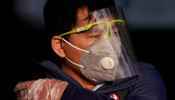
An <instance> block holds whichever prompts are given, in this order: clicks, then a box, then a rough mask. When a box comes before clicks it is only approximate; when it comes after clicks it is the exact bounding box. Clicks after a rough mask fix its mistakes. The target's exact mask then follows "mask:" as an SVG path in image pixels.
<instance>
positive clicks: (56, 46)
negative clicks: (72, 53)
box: [51, 36, 65, 58]
mask: <svg viewBox="0 0 175 100" xmlns="http://www.w3.org/2000/svg"><path fill="white" fill-rule="evenodd" d="M51 45H52V49H53V51H54V52H55V53H56V54H57V55H58V56H59V57H61V58H64V57H65V53H64V49H63V48H62V40H61V37H59V36H53V37H52V40H51Z"/></svg>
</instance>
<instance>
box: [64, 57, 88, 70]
mask: <svg viewBox="0 0 175 100" xmlns="http://www.w3.org/2000/svg"><path fill="white" fill-rule="evenodd" d="M65 58H66V59H67V60H68V61H69V62H70V63H72V64H74V65H76V66H78V67H80V68H85V67H84V66H83V65H80V64H77V63H74V62H73V61H71V60H70V59H69V58H67V57H65Z"/></svg>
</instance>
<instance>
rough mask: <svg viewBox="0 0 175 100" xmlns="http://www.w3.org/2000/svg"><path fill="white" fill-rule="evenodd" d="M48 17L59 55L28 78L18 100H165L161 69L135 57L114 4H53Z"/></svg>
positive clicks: (102, 0)
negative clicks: (159, 71) (139, 61)
mask: <svg viewBox="0 0 175 100" xmlns="http://www.w3.org/2000/svg"><path fill="white" fill-rule="evenodd" d="M44 18H45V25H46V31H47V32H48V34H49V35H50V36H49V38H50V39H51V47H52V50H53V51H54V55H56V57H53V56H51V58H50V59H49V60H44V61H42V62H41V63H39V64H36V65H35V66H31V67H30V68H29V70H27V71H26V72H25V73H24V74H23V79H21V80H22V82H20V83H18V84H17V86H16V87H15V89H14V91H15V92H16V93H17V94H18V97H17V98H18V99H22V100H31V99H32V100H33V99H34V100H39V99H41V100H43V99H44V100H50V99H51V100H59V99H61V100H112V99H115V100H125V99H126V100H166V89H165V86H164V83H163V81H162V79H161V77H160V75H159V73H158V72H157V70H156V69H155V68H154V67H153V66H152V65H150V64H148V63H144V62H142V63H138V62H137V60H136V59H135V57H134V54H133V51H132V48H131V44H130V41H129V40H128V39H129V38H128V32H127V28H126V22H125V20H124V16H123V14H122V11H121V9H120V8H116V7H115V3H114V1H113V0H92V1H91V0H74V1H73V0H72V1H69V2H66V1H59V0H48V1H47V3H46V5H45V9H44ZM53 58H54V59H53ZM23 81H25V82H23Z"/></svg>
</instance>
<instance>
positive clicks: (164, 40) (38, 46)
mask: <svg viewBox="0 0 175 100" xmlns="http://www.w3.org/2000/svg"><path fill="white" fill-rule="evenodd" d="M45 1H46V0H11V1H8V2H7V3H6V4H5V6H3V8H2V9H1V10H3V12H2V13H3V14H1V17H3V18H2V19H1V20H2V22H3V28H2V30H3V31H2V34H4V32H5V37H4V38H5V40H4V39H3V42H2V43H3V44H4V42H5V45H4V48H3V49H5V51H7V53H5V54H4V55H5V57H4V59H5V60H6V61H7V62H5V65H6V67H3V68H5V69H4V70H2V71H3V72H5V75H4V74H3V75H4V76H7V77H4V78H5V80H6V82H7V83H8V89H7V90H10V92H12V88H13V87H14V83H15V82H16V79H17V78H18V73H19V71H20V70H21V68H22V67H25V66H28V65H29V64H31V63H34V62H37V61H38V59H40V58H42V57H43V56H44V53H45V52H47V48H46V47H45V44H46V41H45V39H46V34H45V32H44V22H43V7H44V4H45ZM115 1H116V4H117V5H120V6H122V7H123V11H124V14H125V17H126V20H127V24H128V28H129V31H130V36H131V40H132V42H133V47H134V50H135V53H136V56H137V58H138V60H139V61H145V62H149V63H151V64H152V65H154V66H155V67H156V69H157V70H158V71H159V72H160V75H161V76H162V78H163V80H164V82H165V85H166V88H167V92H168V99H170V98H172V97H173V94H172V90H173V89H174V86H173V85H174V84H173V82H174V80H173V79H174V76H175V75H173V69H174V67H175V65H174V61H173V60H174V56H173V54H174V51H173V48H174V46H175V45H174V43H175V39H174V34H175V6H174V5H175V0H119V1H117V0H115ZM3 53H4V52H3ZM174 73H175V72H174ZM6 82H5V84H6ZM5 93H7V94H8V97H12V96H13V94H11V93H9V91H7V92H5Z"/></svg>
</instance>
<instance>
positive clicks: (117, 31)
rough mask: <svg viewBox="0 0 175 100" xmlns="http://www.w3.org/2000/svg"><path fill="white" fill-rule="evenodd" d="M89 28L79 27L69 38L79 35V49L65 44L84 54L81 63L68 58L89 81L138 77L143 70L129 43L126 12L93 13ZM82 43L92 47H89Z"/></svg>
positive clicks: (118, 10)
mask: <svg viewBox="0 0 175 100" xmlns="http://www.w3.org/2000/svg"><path fill="white" fill-rule="evenodd" d="M90 14H91V20H90V21H89V22H88V24H86V25H84V26H82V27H78V28H76V29H75V30H72V31H70V32H66V33H63V34H61V35H59V36H61V37H62V36H64V35H68V34H72V33H75V34H78V38H77V40H76V41H78V42H79V43H80V44H79V45H74V44H71V43H70V42H68V41H67V40H65V39H64V38H62V39H63V41H64V42H66V43H67V44H69V45H70V46H72V47H73V48H76V49H77V50H80V51H82V52H83V53H82V55H81V56H80V58H79V62H78V63H76V62H74V61H73V60H72V59H69V58H68V57H65V58H66V59H67V60H68V61H69V62H71V63H72V64H74V65H76V66H79V67H80V71H81V73H82V74H83V75H84V76H85V77H86V78H87V79H89V80H91V81H94V82H97V83H104V82H111V81H115V80H118V79H123V78H131V77H133V78H134V77H137V76H138V75H139V67H138V64H137V61H136V59H135V57H134V53H133V50H132V46H131V41H130V40H129V34H128V30H127V26H126V23H125V20H124V17H123V13H122V10H121V9H120V8H117V9H116V7H109V8H104V9H100V10H96V11H93V12H92V13H90ZM81 43H86V44H89V46H87V47H83V46H81Z"/></svg>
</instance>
